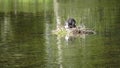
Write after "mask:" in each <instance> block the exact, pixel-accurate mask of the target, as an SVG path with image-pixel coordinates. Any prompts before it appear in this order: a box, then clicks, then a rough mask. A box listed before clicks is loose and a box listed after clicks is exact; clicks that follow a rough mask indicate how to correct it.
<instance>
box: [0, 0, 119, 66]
mask: <svg viewBox="0 0 120 68" xmlns="http://www.w3.org/2000/svg"><path fill="white" fill-rule="evenodd" d="M45 2H46V1H45ZM54 3H55V4H56V3H57V4H56V6H54V5H53V6H54V10H53V9H49V10H48V8H52V7H51V6H48V4H47V3H45V5H44V7H45V8H44V10H41V12H39V13H36V14H32V13H22V12H21V13H20V12H16V14H8V15H7V14H5V15H4V13H0V67H1V68H119V67H120V65H119V64H120V59H119V58H120V54H119V53H120V46H119V45H120V42H119V40H120V36H119V35H120V30H119V29H120V26H119V25H120V23H119V22H120V21H119V18H120V13H119V12H120V11H119V9H120V8H119V7H118V6H119V5H118V3H119V2H118V1H116V0H113V1H109V2H108V1H105V0H91V1H88V0H74V1H72V0H54V2H53V4H54ZM101 4H102V5H101ZM55 8H56V9H55ZM42 9H43V8H42ZM36 11H37V10H36ZM6 15H7V16H6ZM69 17H73V18H75V19H76V21H77V25H80V24H85V25H86V26H87V27H88V28H92V29H94V30H95V31H96V33H97V34H96V35H86V36H84V37H85V38H84V39H83V38H80V37H77V38H75V39H72V40H70V41H66V40H65V39H64V38H63V37H62V38H59V37H57V36H55V35H52V34H51V31H52V30H53V29H55V28H56V26H57V25H58V24H59V23H60V24H62V25H64V22H65V20H66V19H68V18H69ZM58 22H59V23H58Z"/></svg>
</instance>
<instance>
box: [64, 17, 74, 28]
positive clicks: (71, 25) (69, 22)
mask: <svg viewBox="0 0 120 68" xmlns="http://www.w3.org/2000/svg"><path fill="white" fill-rule="evenodd" d="M75 27H76V21H75V19H73V18H69V19H68V20H67V21H66V23H65V28H75Z"/></svg>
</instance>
